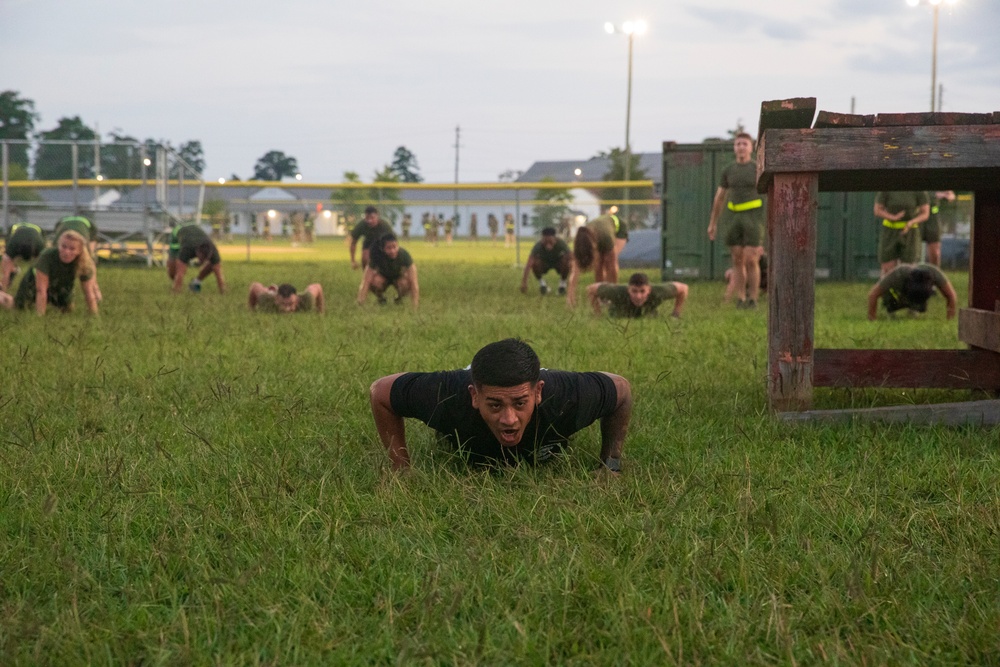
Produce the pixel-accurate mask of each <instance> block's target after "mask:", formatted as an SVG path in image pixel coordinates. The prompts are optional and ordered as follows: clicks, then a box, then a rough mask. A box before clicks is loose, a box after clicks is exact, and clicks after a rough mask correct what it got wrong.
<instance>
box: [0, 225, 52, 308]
mask: <svg viewBox="0 0 1000 667" xmlns="http://www.w3.org/2000/svg"><path fill="white" fill-rule="evenodd" d="M44 249H45V237H44V236H43V235H42V228H41V227H39V226H38V225H33V224H31V223H30V222H17V223H14V225H12V226H11V228H10V232H8V234H7V242H6V244H5V245H4V251H3V257H2V258H0V292H6V291H7V290H8V289H9V288H10V283H11V281H12V280H14V276H15V275H16V274H17V263H16V261H15V260H17V259H23V260H24V261H26V262H30V261H32V260H34V259H35V258H36V257H38V255H39V254H40V253H41V252H42V250H44Z"/></svg>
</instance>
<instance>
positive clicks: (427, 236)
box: [421, 213, 433, 243]
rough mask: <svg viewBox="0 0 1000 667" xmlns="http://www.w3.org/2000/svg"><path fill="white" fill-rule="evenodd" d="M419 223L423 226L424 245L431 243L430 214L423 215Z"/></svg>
mask: <svg viewBox="0 0 1000 667" xmlns="http://www.w3.org/2000/svg"><path fill="white" fill-rule="evenodd" d="M421 223H422V224H423V227H424V243H430V242H431V241H433V239H432V238H431V214H430V213H424V216H423V218H422V220H421Z"/></svg>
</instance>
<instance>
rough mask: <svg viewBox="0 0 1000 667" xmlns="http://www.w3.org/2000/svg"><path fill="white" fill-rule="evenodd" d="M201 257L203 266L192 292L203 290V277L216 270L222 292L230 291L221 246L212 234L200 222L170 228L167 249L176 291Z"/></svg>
mask: <svg viewBox="0 0 1000 667" xmlns="http://www.w3.org/2000/svg"><path fill="white" fill-rule="evenodd" d="M196 257H197V258H198V262H199V264H200V266H201V268H200V269H199V271H198V276H197V277H196V278H195V279H194V280H192V281H191V284H190V285H189V286H188V287H189V288H190V289H191V291H192V292H200V291H201V281H202V280H204V279H205V278H207V277H208V274H210V273H214V274H215V282H216V284H217V285H218V286H219V294H223V293H225V291H226V281H225V280H224V279H223V277H222V258H221V257H220V256H219V249H218V248H217V247H215V244H214V243H212V239H210V238H208V234H206V233H205V230H204V229H202V228H201V226H199V225H195V224H191V225H181V226H179V227H175V228H174V229H173V231H172V232H170V248H169V251H168V253H167V277H168V278H170V280H172V281H173V286H172V289H173V292H174V294H179V293H180V291H181V289H182V288H183V287H184V274H185V273H187V269H188V264H190V263H191V260H193V259H195V258H196Z"/></svg>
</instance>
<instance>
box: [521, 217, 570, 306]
mask: <svg viewBox="0 0 1000 667" xmlns="http://www.w3.org/2000/svg"><path fill="white" fill-rule="evenodd" d="M572 269H573V253H572V252H571V251H570V249H569V245H568V244H567V243H566V242H565V241H563V240H562V239H561V238H559V237H558V236H556V229H555V227H546V228H545V229H543V230H542V239H541V240H540V241H539V242H538V243H536V244H535V245H534V247H533V248H532V249H531V254H530V255H528V261H527V263H526V264H525V265H524V274H523V275H522V276H521V293H522V294H527V293H528V274H529V273H533V274H534V275H535V277H536V278H538V289H539V291H541V293H542V296H545V295H546V294H548V293H549V286H548V284H547V283H546V282H545V274H546V273H548V272H549V271H555V272H556V273H558V274H559V294H565V293H566V281H567V280H568V279H569V274H570V272H571V271H572Z"/></svg>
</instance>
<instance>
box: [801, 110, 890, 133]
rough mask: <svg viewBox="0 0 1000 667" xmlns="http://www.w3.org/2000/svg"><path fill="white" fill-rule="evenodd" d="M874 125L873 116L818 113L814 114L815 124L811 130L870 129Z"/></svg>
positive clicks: (828, 112) (830, 112) (829, 112)
mask: <svg viewBox="0 0 1000 667" xmlns="http://www.w3.org/2000/svg"><path fill="white" fill-rule="evenodd" d="M873 125H875V114H869V115H867V116H859V115H857V114H850V113H833V112H832V111H820V112H819V113H818V114H816V122H815V123H813V128H816V129H820V128H824V127H872V126H873Z"/></svg>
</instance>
